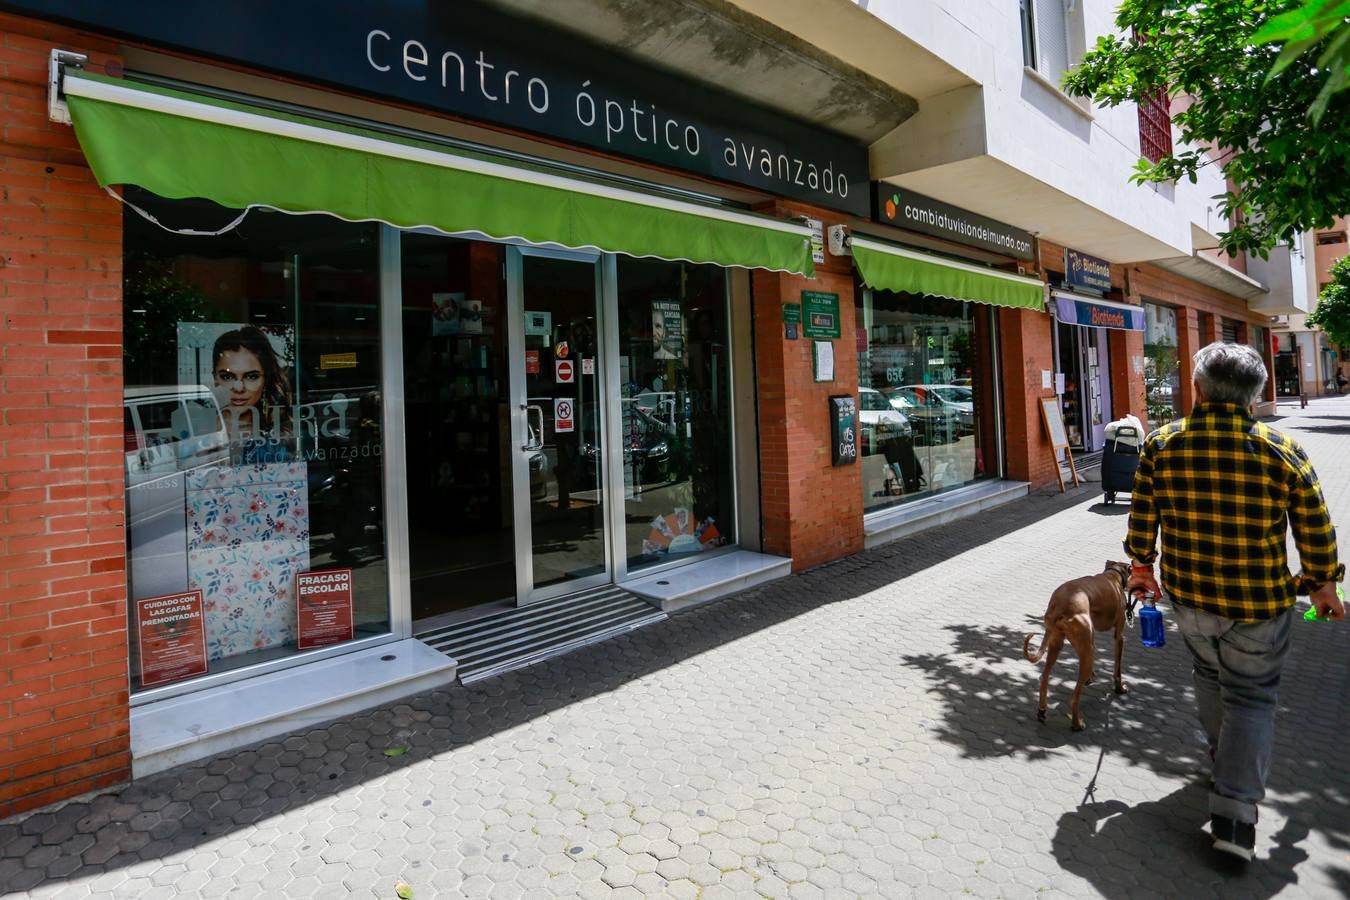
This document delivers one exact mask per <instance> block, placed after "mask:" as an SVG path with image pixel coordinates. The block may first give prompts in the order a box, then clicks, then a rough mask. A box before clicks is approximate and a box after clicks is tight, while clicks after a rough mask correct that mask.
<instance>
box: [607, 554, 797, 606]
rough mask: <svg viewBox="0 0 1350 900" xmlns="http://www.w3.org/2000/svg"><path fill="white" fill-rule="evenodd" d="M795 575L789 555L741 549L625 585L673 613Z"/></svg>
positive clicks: (629, 589)
mask: <svg viewBox="0 0 1350 900" xmlns="http://www.w3.org/2000/svg"><path fill="white" fill-rule="evenodd" d="M791 574H792V560H791V559H789V558H788V557H785V556H770V555H768V554H766V553H754V552H752V551H750V550H737V551H734V552H732V553H726V554H723V555H721V556H715V557H713V558H711V559H701V560H699V561H698V562H697V563H693V564H690V565H687V566H680V567H679V568H675V569H667V570H665V571H663V572H658V573H655V574H652V575H639V576H637V577H635V578H632V579H629V580H627V581H625V582H623V584H622V587H623V588H624V590H627V591H632V592H633V593H634V594H637V595H638V596H639V597H643V598H645V599H647V600H648V601H649V602H651V603H656V604H659V605H660V607H661V609H663V610H665V611H666V612H668V613H673V612H679V611H681V610H684V609H688V608H689V607H691V606H697V605H699V604H701V603H708V602H710V601H713V600H718V599H720V598H722V597H726V596H728V595H730V594H735V593H739V592H740V591H744V590H748V589H749V588H752V587H756V586H758V585H761V584H765V583H767V582H770V581H774V580H776V579H779V578H783V577H785V576H787V575H791Z"/></svg>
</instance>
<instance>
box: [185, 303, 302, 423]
mask: <svg viewBox="0 0 1350 900" xmlns="http://www.w3.org/2000/svg"><path fill="white" fill-rule="evenodd" d="M294 374H295V329H294V328H293V327H291V326H285V325H249V324H244V323H238V322H179V323H178V383H179V384H180V385H184V386H201V387H205V388H208V389H209V390H210V392H211V394H212V395H213V396H214V397H215V399H216V403H217V405H218V406H219V408H220V414H221V418H222V420H223V422H224V425H225V430H226V432H227V434H228V436H229V438H230V441H231V443H237V442H240V441H250V440H254V441H256V440H262V439H276V440H279V441H287V440H289V439H290V438H291V437H292V434H293V430H294V429H293V427H292V415H293V407H294V396H295V394H294V386H293V384H292V381H293V379H294ZM180 390H181V389H180ZM199 393H200V392H199Z"/></svg>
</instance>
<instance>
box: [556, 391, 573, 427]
mask: <svg viewBox="0 0 1350 900" xmlns="http://www.w3.org/2000/svg"><path fill="white" fill-rule="evenodd" d="M575 415H576V413H575V412H574V411H573V409H572V398H571V397H558V398H556V399H555V400H554V401H553V430H554V431H556V432H557V433H558V434H565V433H567V432H570V431H574V430H575V429H576V423H575V422H574V420H573V417H574V416H575Z"/></svg>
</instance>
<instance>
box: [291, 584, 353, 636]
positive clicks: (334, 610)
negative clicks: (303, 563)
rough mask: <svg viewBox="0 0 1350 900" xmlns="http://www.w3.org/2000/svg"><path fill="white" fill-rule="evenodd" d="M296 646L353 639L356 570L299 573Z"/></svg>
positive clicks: (296, 600)
mask: <svg viewBox="0 0 1350 900" xmlns="http://www.w3.org/2000/svg"><path fill="white" fill-rule="evenodd" d="M295 605H296V617H295V635H296V641H295V643H296V648H297V649H300V650H310V649H313V648H315V647H326V646H327V645H329V644H340V643H342V642H343V641H350V640H351V639H352V570H351V569H328V570H326V571H323V572H301V573H300V574H298V575H296V576H295Z"/></svg>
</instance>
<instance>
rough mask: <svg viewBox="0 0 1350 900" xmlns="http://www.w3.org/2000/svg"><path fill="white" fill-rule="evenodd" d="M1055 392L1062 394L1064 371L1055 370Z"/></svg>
mask: <svg viewBox="0 0 1350 900" xmlns="http://www.w3.org/2000/svg"><path fill="white" fill-rule="evenodd" d="M1055 393H1056V394H1062V393H1064V373H1063V372H1056V373H1055Z"/></svg>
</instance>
